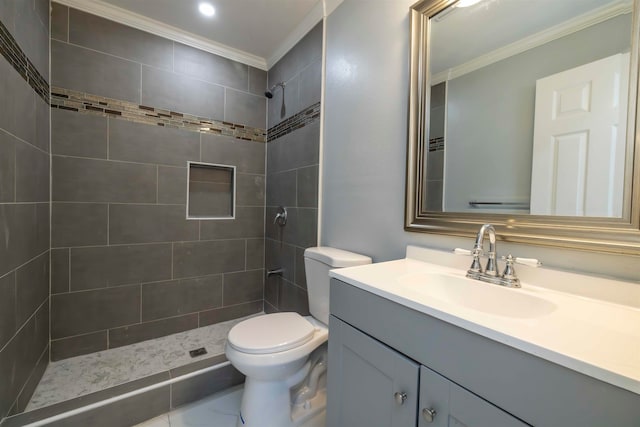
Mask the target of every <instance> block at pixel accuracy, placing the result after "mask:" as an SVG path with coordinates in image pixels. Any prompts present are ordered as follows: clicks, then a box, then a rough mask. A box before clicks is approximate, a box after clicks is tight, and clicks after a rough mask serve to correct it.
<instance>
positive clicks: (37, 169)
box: [15, 142, 49, 202]
mask: <svg viewBox="0 0 640 427" xmlns="http://www.w3.org/2000/svg"><path fill="white" fill-rule="evenodd" d="M15 147H16V166H15V171H16V178H15V184H16V201H17V202H48V201H49V155H48V154H47V153H45V152H43V151H40V150H38V149H37V148H34V147H33V146H31V145H28V144H25V143H23V142H17V143H16V145H15Z"/></svg>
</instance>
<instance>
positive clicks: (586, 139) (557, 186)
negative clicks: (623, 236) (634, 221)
mask: <svg viewBox="0 0 640 427" xmlns="http://www.w3.org/2000/svg"><path fill="white" fill-rule="evenodd" d="M628 70H629V54H628V53H626V54H618V55H613V56H611V57H608V58H605V59H601V60H599V61H595V62H592V63H589V64H586V65H583V66H580V67H577V68H573V69H571V70H568V71H563V72H561V73H558V74H554V75H552V76H549V77H545V78H543V79H540V80H538V81H537V82H536V103H535V125H534V141H533V164H532V177H531V213H532V214H534V215H563V216H596V217H621V216H622V209H623V195H624V166H625V153H626V146H625V140H626V135H625V129H626V113H627V111H626V105H627V90H628V84H627V82H628V72H629V71H628Z"/></svg>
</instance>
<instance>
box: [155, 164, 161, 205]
mask: <svg viewBox="0 0 640 427" xmlns="http://www.w3.org/2000/svg"><path fill="white" fill-rule="evenodd" d="M159 187H160V166H159V165H156V203H155V204H158V202H159V201H160V199H159V191H160V190H159Z"/></svg>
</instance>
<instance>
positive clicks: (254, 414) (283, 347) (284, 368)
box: [225, 247, 371, 427]
mask: <svg viewBox="0 0 640 427" xmlns="http://www.w3.org/2000/svg"><path fill="white" fill-rule="evenodd" d="M304 257H305V269H306V278H307V290H308V295H309V311H310V313H311V316H301V315H300V314H298V313H293V312H284V313H272V314H265V315H262V316H257V317H253V318H251V319H248V320H245V321H243V322H240V323H238V324H237V325H235V326H234V327H233V328H232V329H231V330H230V331H229V335H228V337H227V343H226V347H225V353H226V356H227V359H228V360H229V361H230V362H231V364H232V365H233V366H234V367H235V368H236V369H237V370H238V371H240V372H242V373H243V374H244V375H245V376H246V380H245V384H244V391H243V396H242V403H241V405H240V417H239V420H238V427H257V426H260V427H293V426H301V425H303V424H304V423H305V422H306V421H307V420H309V419H311V418H313V417H315V416H316V415H317V414H318V413H319V412H320V411H324V408H325V406H326V393H325V390H323V385H324V384H325V382H324V381H323V380H322V377H323V376H324V374H325V373H326V369H327V365H326V359H327V357H326V345H324V344H325V343H326V342H327V339H328V336H329V333H328V332H329V331H328V327H327V324H328V323H329V270H330V269H332V268H342V267H351V266H356V265H362V264H370V263H371V258H369V257H366V256H363V255H359V254H355V253H352V252H347V251H343V250H340V249H335V248H328V247H317V248H308V249H306V250H305V254H304ZM310 355H313V356H311V357H310Z"/></svg>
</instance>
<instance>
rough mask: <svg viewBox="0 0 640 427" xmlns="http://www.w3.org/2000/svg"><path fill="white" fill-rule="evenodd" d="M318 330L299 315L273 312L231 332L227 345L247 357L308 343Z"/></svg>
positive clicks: (255, 318)
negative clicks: (245, 354)
mask: <svg viewBox="0 0 640 427" xmlns="http://www.w3.org/2000/svg"><path fill="white" fill-rule="evenodd" d="M314 332H315V327H314V326H313V325H312V324H311V323H310V322H309V321H308V320H306V319H305V318H304V317H302V316H300V315H299V314H298V313H273V314H267V315H264V316H258V317H253V318H251V319H248V320H245V321H242V322H240V323H238V324H237V325H235V326H234V327H233V328H231V330H230V331H229V335H228V337H227V343H228V344H229V345H230V346H231V347H233V348H235V349H236V350H238V351H241V352H243V353H248V354H269V353H277V352H282V351H286V350H290V349H292V348H295V347H299V346H301V345H303V344H305V343H307V342H309V341H310V340H311V339H312V338H313V336H314Z"/></svg>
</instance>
